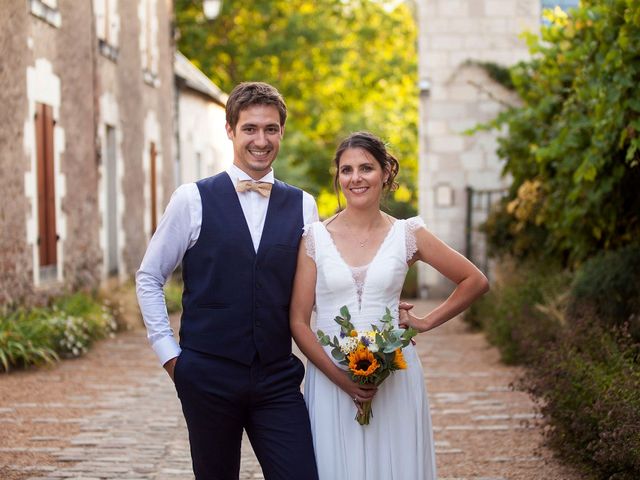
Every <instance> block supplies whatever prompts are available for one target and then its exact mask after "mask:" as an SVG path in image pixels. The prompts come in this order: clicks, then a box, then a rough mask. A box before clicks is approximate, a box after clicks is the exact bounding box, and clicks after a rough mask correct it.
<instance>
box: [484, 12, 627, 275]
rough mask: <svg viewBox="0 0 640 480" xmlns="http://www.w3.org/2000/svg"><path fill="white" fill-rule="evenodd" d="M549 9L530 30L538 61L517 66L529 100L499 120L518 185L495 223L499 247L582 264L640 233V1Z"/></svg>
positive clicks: (503, 151)
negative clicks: (535, 30)
mask: <svg viewBox="0 0 640 480" xmlns="http://www.w3.org/2000/svg"><path fill="white" fill-rule="evenodd" d="M546 16H547V18H548V20H549V23H548V25H546V26H543V28H542V36H541V38H540V37H538V36H537V35H534V34H528V35H527V41H528V43H529V47H530V51H531V53H532V59H531V60H530V61H527V62H522V63H520V64H518V65H516V66H515V67H513V68H512V69H511V76H512V79H513V82H514V85H515V86H516V89H517V91H518V93H519V94H520V96H521V97H522V100H523V105H522V106H521V107H516V108H511V109H508V110H506V111H505V112H503V113H502V114H501V115H499V116H498V118H497V119H496V121H495V122H494V123H493V125H492V126H494V127H505V126H506V127H507V128H506V129H505V132H507V133H506V134H505V135H503V136H502V137H501V138H500V140H499V150H498V153H499V155H500V156H501V157H502V158H503V159H505V160H506V163H505V167H504V173H505V174H508V175H510V176H511V177H512V178H513V184H512V187H511V192H510V197H509V199H508V201H506V202H505V203H504V204H503V205H502V208H501V209H500V210H499V211H498V212H496V213H495V214H494V216H493V218H492V219H491V220H490V222H489V225H488V230H489V233H490V238H492V239H493V240H494V246H496V247H498V249H502V250H508V251H510V253H515V254H516V255H518V256H520V257H523V256H527V255H551V256H556V257H562V258H564V259H565V260H568V262H569V263H574V264H575V263H580V262H581V261H583V260H584V259H585V258H588V257H589V256H591V255H593V254H594V253H595V252H596V251H598V250H601V249H604V250H608V249H614V248H618V247H621V246H624V245H627V244H631V243H636V244H637V243H638V242H639V239H640V195H638V191H637V190H638V186H640V164H639V159H640V150H639V148H640V96H639V93H638V92H639V90H638V85H639V84H640V0H582V2H581V4H580V7H579V8H577V9H573V10H570V13H569V14H566V13H565V12H563V11H561V10H560V9H556V10H555V11H547V12H546ZM540 240H542V241H540ZM500 242H506V244H505V243H501V244H500Z"/></svg>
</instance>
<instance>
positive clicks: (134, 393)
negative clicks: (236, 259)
mask: <svg viewBox="0 0 640 480" xmlns="http://www.w3.org/2000/svg"><path fill="white" fill-rule="evenodd" d="M432 306H433V303H429V302H417V305H416V310H417V311H418V312H424V311H426V310H427V309H428V308H430V307H432ZM418 349H419V352H420V355H421V358H422V362H423V366H424V371H425V381H426V383H427V389H428V392H429V398H430V402H431V410H432V416H433V424H434V436H435V442H436V457H437V464H438V477H439V478H440V479H441V480H507V479H509V480H535V479H544V480H553V479H563V480H578V479H580V478H582V477H581V476H580V475H579V474H578V473H576V472H574V471H573V470H571V469H570V468H569V467H566V466H564V465H562V463H561V462H559V461H558V460H557V459H555V458H554V457H553V455H552V453H551V452H550V451H549V450H548V449H546V448H545V447H542V446H541V440H542V429H541V427H540V425H539V419H538V418H537V414H536V412H535V409H534V405H533V403H532V402H531V400H530V399H529V398H528V396H527V395H526V394H525V393H522V392H518V391H514V390H513V389H512V388H511V387H510V385H511V384H512V383H513V382H514V381H515V380H516V379H517V378H518V375H519V374H520V371H519V370H518V369H517V368H513V367H507V366H504V365H502V364H501V363H500V361H499V356H498V353H497V351H496V350H495V349H493V348H491V347H489V346H488V345H487V343H486V341H485V340H484V338H483V336H482V335H481V334H478V333H469V332H468V331H467V330H466V328H465V326H464V324H463V323H462V322H461V321H460V320H459V319H454V320H452V321H451V322H449V323H447V324H445V325H444V326H442V327H440V328H438V329H436V330H435V331H434V332H430V333H428V334H422V335H421V336H420V337H419V338H418ZM31 478H33V479H35V478H39V479H49V480H53V479H56V480H59V479H63V478H75V479H85V480H87V479H108V478H118V479H125V478H126V479H129V480H137V479H156V480H181V479H189V478H193V475H192V474H191V472H190V461H189V450H188V442H187V434H186V429H185V426H184V420H183V419H182V414H181V411H180V405H179V402H178V400H177V398H176V395H175V391H174V389H173V386H172V385H171V383H170V381H169V379H168V377H167V376H166V374H165V373H164V371H163V370H162V369H161V368H160V367H159V366H158V365H157V363H156V359H155V356H154V354H153V352H152V350H151V349H150V348H149V346H148V344H147V341H146V337H145V333H144V331H143V330H136V331H131V332H125V333H122V334H119V335H118V336H117V337H116V338H115V339H111V340H107V341H103V342H101V343H99V344H98V345H96V346H95V347H94V348H93V349H92V350H91V351H90V352H89V354H87V355H86V356H84V357H83V358H80V359H75V360H66V361H63V362H61V363H59V364H58V365H55V366H53V367H48V368H40V369H37V370H30V371H21V372H12V373H10V374H9V375H0V479H2V480H22V479H31ZM240 478H241V479H259V478H262V474H261V472H260V467H259V465H258V464H257V462H256V460H255V457H254V456H253V452H252V451H251V447H250V445H249V444H248V442H245V443H244V445H243V453H242V471H241V476H240ZM336 480H340V479H336ZM364 480H366V479H364ZM407 480H414V479H407Z"/></svg>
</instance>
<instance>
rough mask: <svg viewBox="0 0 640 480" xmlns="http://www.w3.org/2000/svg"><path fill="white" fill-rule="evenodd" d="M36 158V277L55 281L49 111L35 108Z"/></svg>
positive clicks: (41, 106) (55, 258)
mask: <svg viewBox="0 0 640 480" xmlns="http://www.w3.org/2000/svg"><path fill="white" fill-rule="evenodd" d="M35 122H36V129H35V131H36V154H37V162H38V163H37V179H38V253H39V257H40V262H39V266H40V276H41V277H42V278H55V276H56V275H55V273H56V266H57V262H58V255H57V249H58V233H57V231H56V195H55V181H54V180H55V174H54V168H53V126H54V120H53V109H52V108H51V106H50V105H45V104H42V103H38V104H37V105H36V118H35Z"/></svg>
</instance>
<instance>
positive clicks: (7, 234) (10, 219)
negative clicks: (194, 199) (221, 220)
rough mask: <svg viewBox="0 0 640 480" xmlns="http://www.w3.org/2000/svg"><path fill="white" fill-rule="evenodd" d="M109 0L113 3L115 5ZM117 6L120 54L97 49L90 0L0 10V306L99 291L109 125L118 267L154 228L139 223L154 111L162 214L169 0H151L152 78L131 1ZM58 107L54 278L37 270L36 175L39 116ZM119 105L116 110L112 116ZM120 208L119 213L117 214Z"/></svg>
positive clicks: (130, 260) (167, 141) (168, 117)
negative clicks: (148, 126)
mask: <svg viewBox="0 0 640 480" xmlns="http://www.w3.org/2000/svg"><path fill="white" fill-rule="evenodd" d="M111 3H113V2H111ZM143 3H144V2H142V1H140V2H125V1H119V2H117V6H118V9H119V12H118V13H119V19H120V26H119V34H118V39H119V42H118V49H119V55H118V56H117V59H115V61H114V59H113V58H111V59H110V58H107V57H106V56H105V55H104V54H103V53H101V50H100V48H99V44H98V39H97V37H96V31H95V26H96V22H95V18H94V10H93V8H94V2H76V1H73V0H58V2H57V7H56V8H54V9H53V10H52V9H48V8H47V7H46V6H45V5H44V4H42V3H41V2H39V1H38V0H30V1H21V2H7V5H3V7H2V15H0V28H1V29H2V31H3V32H4V33H3V35H2V36H1V37H0V42H2V43H1V44H0V51H2V55H3V60H2V68H0V80H1V84H2V86H3V88H2V89H1V90H0V104H1V105H2V109H0V120H2V122H1V124H0V192H2V193H1V195H2V197H1V201H0V305H2V304H12V303H38V302H40V301H43V300H45V299H46V298H47V296H49V295H51V294H56V293H60V292H62V291H65V290H73V289H77V288H80V287H88V288H94V287H96V286H98V284H99V282H100V280H101V279H102V278H104V277H105V270H104V268H103V261H104V239H103V233H104V232H103V230H104V226H103V223H104V217H103V214H102V208H103V206H104V205H101V202H103V200H102V199H101V194H102V193H104V192H103V191H102V190H101V175H102V171H101V162H102V153H103V140H104V138H103V134H102V133H101V132H104V128H105V122H106V123H109V124H111V123H115V125H114V126H115V127H116V128H117V129H118V135H119V142H118V146H119V154H118V155H119V157H120V161H121V164H122V167H123V172H122V181H121V182H120V184H119V186H118V188H119V189H120V194H121V198H122V203H123V205H122V212H123V215H122V218H121V221H120V222H119V226H120V227H119V228H121V230H122V231H121V232H120V236H121V238H122V239H123V242H122V244H121V249H122V264H121V269H120V272H119V273H120V275H121V276H122V277H125V278H126V277H127V276H130V275H131V274H132V273H133V272H134V271H135V270H136V269H137V267H138V266H139V264H140V261H141V259H142V255H143V253H144V250H145V248H146V244H147V242H148V239H149V235H148V234H146V233H145V232H144V229H143V228H142V224H143V217H144V212H145V209H148V206H147V205H145V204H144V196H143V191H142V190H143V189H142V188H141V187H142V185H144V183H145V182H148V181H149V179H148V178H145V176H144V168H143V157H144V156H143V151H144V148H145V138H147V137H148V135H147V137H145V135H146V132H145V120H146V119H147V118H149V117H150V116H151V117H154V118H155V119H156V121H155V124H156V127H155V129H154V132H155V141H157V149H158V152H159V157H158V158H159V159H160V161H161V162H162V165H161V166H160V168H159V171H160V172H162V175H161V176H159V178H158V184H159V188H158V192H159V198H158V204H159V205H158V207H159V208H158V215H160V214H161V213H162V210H163V207H164V205H166V203H167V202H168V199H169V195H170V194H171V191H172V190H173V187H174V175H173V150H172V149H173V126H172V121H173V108H174V84H173V63H172V62H173V51H174V44H173V32H172V30H171V28H172V27H171V25H172V23H171V22H172V15H173V13H172V9H173V7H172V2H171V1H165V0H157V42H158V46H157V58H158V62H157V65H158V67H157V81H156V82H154V83H153V84H150V83H149V82H147V81H145V79H144V78H143V74H142V72H141V67H140V62H141V60H140V22H139V15H138V8H139V6H140V5H142V4H143ZM37 103H45V104H47V105H50V106H51V107H52V109H53V118H54V120H55V125H54V132H53V133H54V170H55V176H54V184H55V209H56V233H57V234H58V236H59V240H58V248H57V252H58V253H57V257H58V265H57V269H56V274H55V276H54V277H53V278H43V277H42V278H41V275H40V271H39V270H40V269H39V267H38V265H39V261H38V236H39V233H38V217H37V194H38V186H37V171H36V153H35V152H36V148H35V143H36V142H35V122H34V112H35V107H36V105H37ZM114 112H115V113H114ZM124 212H126V215H125V214H124Z"/></svg>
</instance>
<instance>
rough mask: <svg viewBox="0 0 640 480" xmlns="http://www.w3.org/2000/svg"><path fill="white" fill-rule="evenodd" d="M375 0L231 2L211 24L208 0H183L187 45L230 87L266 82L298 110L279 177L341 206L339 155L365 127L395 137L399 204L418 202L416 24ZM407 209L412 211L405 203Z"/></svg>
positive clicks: (397, 207)
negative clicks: (205, 7) (336, 177)
mask: <svg viewBox="0 0 640 480" xmlns="http://www.w3.org/2000/svg"><path fill="white" fill-rule="evenodd" d="M388 3H391V2H384V1H374V0H348V1H347V0H273V1H264V0H242V1H241V0H225V1H224V3H223V7H222V11H221V13H220V16H219V17H218V18H216V19H215V20H212V21H208V20H206V19H205V17H204V15H203V13H202V2H201V0H176V2H175V6H176V22H177V27H178V29H179V32H180V38H179V48H180V50H181V51H182V52H183V53H184V54H185V55H186V56H187V57H188V58H189V59H190V60H191V61H192V62H194V63H195V64H196V65H197V66H198V67H199V68H200V69H201V70H203V71H204V72H205V73H206V74H207V75H208V76H209V77H210V78H211V79H212V80H213V81H214V82H215V83H216V84H218V85H219V86H220V87H221V88H222V89H223V90H225V91H230V90H231V89H232V88H233V87H234V86H235V85H236V84H237V83H239V82H242V81H258V80H259V81H265V82H268V83H271V84H272V85H274V86H276V87H277V88H278V89H279V90H280V91H281V92H282V94H283V95H284V97H285V100H286V102H287V107H288V109H289V118H288V120H287V125H286V134H285V141H284V142H283V145H282V149H281V153H280V156H279V158H278V161H277V165H276V168H277V171H278V176H279V177H282V178H284V179H285V180H287V181H290V182H291V183H294V184H296V185H299V186H301V187H303V188H305V189H307V190H308V191H310V192H311V193H313V194H316V195H321V199H322V201H321V204H322V205H323V206H324V209H325V211H326V212H325V213H328V211H330V210H332V209H333V208H335V206H336V205H337V202H336V201H335V199H334V198H333V196H332V195H329V194H328V192H329V191H331V189H332V187H331V183H332V180H331V173H330V168H331V160H332V158H333V153H334V151H335V148H336V147H337V145H338V143H339V142H340V141H341V140H342V138H344V137H345V136H346V135H348V134H349V133H351V132H353V131H356V130H369V131H372V132H373V133H376V134H377V135H380V136H381V137H382V138H384V139H385V140H386V141H388V142H389V145H390V148H391V150H392V151H393V152H394V153H395V154H396V155H397V156H398V158H399V160H400V162H401V166H402V168H401V174H400V177H399V181H400V183H401V185H402V186H403V188H401V189H400V191H399V193H398V194H396V195H395V196H394V198H393V199H392V200H391V203H392V204H393V207H394V208H393V210H394V211H395V212H396V213H399V214H404V213H405V212H402V211H401V210H407V209H408V210H411V209H412V208H414V207H413V206H412V205H414V204H415V196H414V193H413V192H414V190H415V189H414V185H415V178H416V174H417V119H418V95H417V93H418V92H417V87H416V83H417V82H416V80H417V64H416V61H417V56H416V27H415V23H414V20H413V17H412V15H411V12H410V11H409V9H408V8H407V7H406V6H405V5H404V4H400V5H398V6H396V7H395V8H393V9H390V8H388V5H387V4H388ZM403 206H404V207H403Z"/></svg>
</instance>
